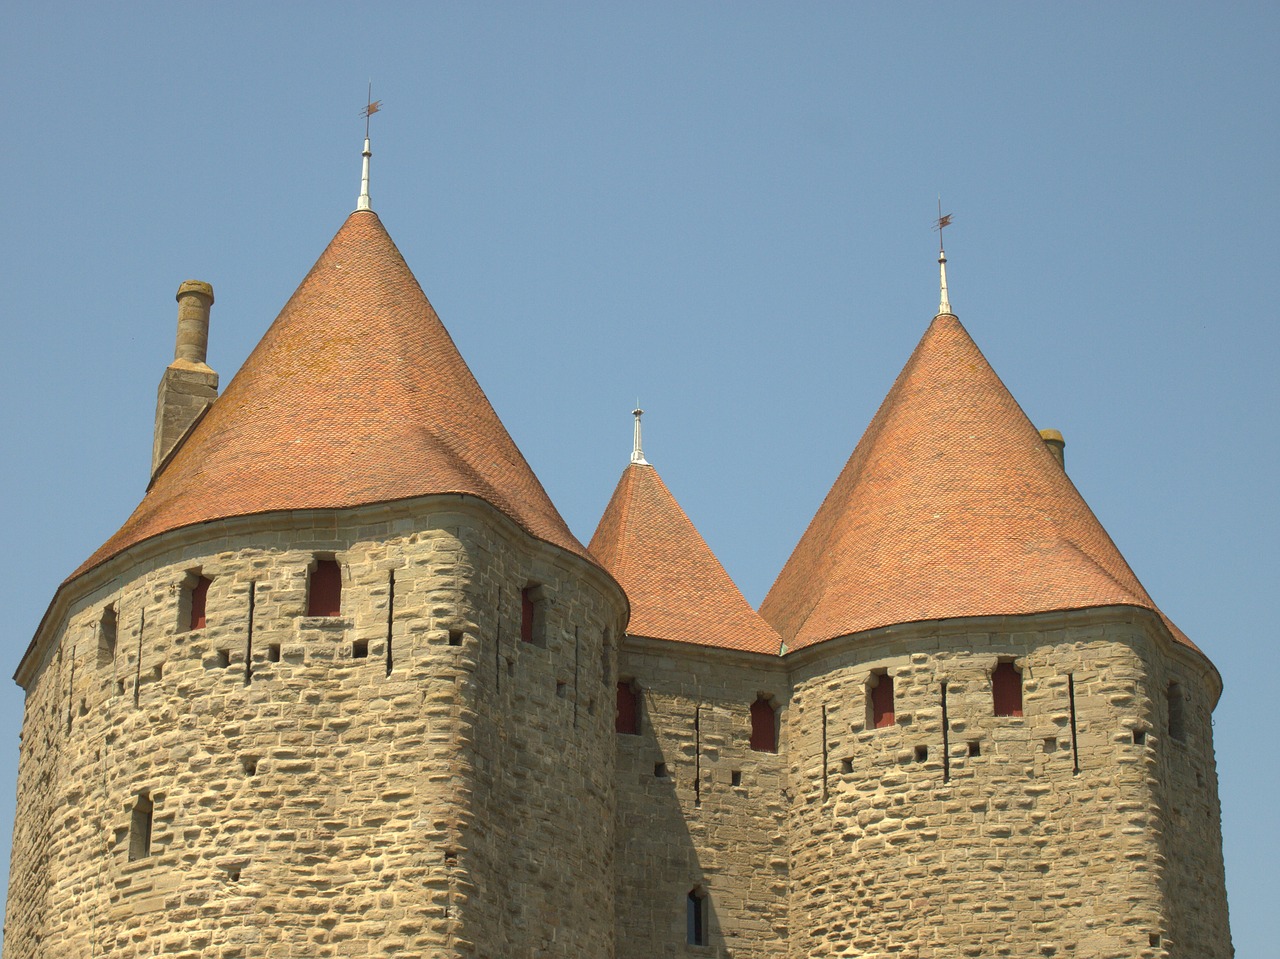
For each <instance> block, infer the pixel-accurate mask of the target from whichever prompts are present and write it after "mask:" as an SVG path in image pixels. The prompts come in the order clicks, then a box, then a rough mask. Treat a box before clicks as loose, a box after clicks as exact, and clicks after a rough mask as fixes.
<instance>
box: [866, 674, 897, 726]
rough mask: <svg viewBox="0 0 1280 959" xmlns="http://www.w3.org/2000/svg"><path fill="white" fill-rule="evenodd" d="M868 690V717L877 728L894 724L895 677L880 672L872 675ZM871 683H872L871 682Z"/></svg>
mask: <svg viewBox="0 0 1280 959" xmlns="http://www.w3.org/2000/svg"><path fill="white" fill-rule="evenodd" d="M871 683H873V684H874V685H871V686H870V689H869V690H868V694H867V698H868V700H869V702H868V706H869V709H868V712H869V714H870V715H869V716H868V719H869V720H870V725H871V726H872V727H874V728H875V729H886V728H888V727H889V726H892V725H893V724H894V721H895V719H894V714H893V677H892V676H890V675H889V674H888V673H878V674H876V675H874V676H872V677H871ZM869 685H870V684H869Z"/></svg>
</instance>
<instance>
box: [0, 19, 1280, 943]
mask: <svg viewBox="0 0 1280 959" xmlns="http://www.w3.org/2000/svg"><path fill="white" fill-rule="evenodd" d="M5 20H6V28H5V30H4V31H3V34H2V35H0V77H3V82H4V90H5V92H6V96H5V97H4V99H3V103H2V104H0V119H2V120H3V125H4V128H5V130H6V134H5V136H4V150H3V156H2V159H0V162H2V163H3V174H4V176H3V179H2V180H0V182H3V183H4V184H6V187H7V191H6V197H5V203H4V206H5V212H6V216H5V218H4V222H3V224H0V254H2V255H3V258H4V262H5V264H6V270H5V273H6V277H7V280H6V282H5V283H4V284H2V285H0V356H3V358H4V364H5V366H4V373H5V375H4V376H3V377H2V378H0V422H2V423H3V438H4V448H5V450H6V451H7V455H6V457H5V460H4V468H3V471H2V472H0V484H2V486H0V490H2V492H3V502H4V504H5V516H6V522H5V529H6V531H7V533H8V547H9V548H8V549H7V550H5V551H4V556H5V557H6V558H5V559H4V560H3V561H2V562H3V570H4V575H3V577H2V578H0V600H2V601H3V604H4V609H5V610H6V611H7V616H6V620H7V622H8V625H9V629H8V633H9V636H8V639H7V646H6V648H7V650H8V653H7V660H8V662H9V664H10V666H11V667H13V666H16V664H17V661H18V658H19V656H20V655H21V652H22V650H23V649H24V648H25V646H26V644H27V642H28V641H29V640H30V638H31V635H32V633H33V631H34V628H35V626H36V623H37V622H38V621H39V618H40V616H41V614H42V613H43V611H44V609H45V606H46V604H47V603H48V601H49V599H50V597H51V596H52V594H53V590H54V588H55V586H56V584H57V583H58V582H59V581H60V580H61V579H62V578H63V577H64V576H65V575H66V574H67V573H68V572H70V571H71V570H72V569H73V568H75V567H76V566H77V565H78V564H79V563H80V562H81V561H82V560H83V559H84V558H85V557H86V556H88V555H89V553H91V552H92V551H93V549H94V548H96V547H97V546H98V545H99V544H100V543H101V542H102V541H103V540H105V539H106V538H107V537H108V536H109V535H110V534H111V533H112V532H113V531H114V530H115V529H116V527H117V526H118V525H119V524H120V523H121V522H122V521H123V520H124V518H125V517H126V516H127V514H128V513H129V512H130V511H131V509H132V508H133V506H134V505H135V504H136V503H137V501H138V499H139V498H140V496H141V494H142V492H143V489H144V486H145V483H146V479H147V471H148V466H149V457H150V448H151V427H152V419H153V415H154V404H155V387H156V383H157V382H158V380H159V377H160V373H161V370H162V369H163V368H164V366H165V364H166V363H167V362H168V361H169V359H170V358H171V357H172V348H173V329H174V318H175V315H176V314H175V304H174V302H173V294H174V292H175V291H176V289H177V287H178V284H179V283H180V282H181V281H182V280H184V279H188V278H198V279H202V280H207V281H209V282H211V283H213V285H214V287H215V290H216V297H217V302H216V305H215V307H214V313H213V329H212V334H211V342H210V363H211V365H212V366H213V367H214V368H215V369H216V370H218V371H219V373H221V374H222V377H223V382H224V383H225V382H227V381H228V380H229V379H230V377H231V375H232V374H233V373H234V371H235V370H236V368H237V367H238V366H239V364H240V362H241V361H242V360H243V359H244V357H245V355H246V354H247V353H248V351H249V350H250V349H251V348H252V346H253V344H254V343H255V342H256V341H257V339H258V337H259V336H260V335H261V334H262V332H263V331H264V330H265V329H266V327H267V325H268V324H269V323H270V321H271V319H272V318H273V317H274V316H275V314H276V313H277V312H278V311H279V309H280V307H281V306H282V305H283V304H284V302H285V300H286V299H287V298H288V296H289V294H290V293H291V292H292V290H293V288H294V287H295V286H296V285H297V283H298V282H299V281H300V280H301V278H302V277H303V275H304V274H305V273H306V271H307V269H308V268H309V267H310V265H311V263H312V262H313V261H314V260H315V258H316V257H317V256H318V255H319V253H320V251H321V250H322V249H323V248H324V246H325V244H326V243H327V242H328V240H329V238H330V237H331V236H332V235H333V233H334V232H335V231H336V230H337V228H338V227H339V225H340V224H341V222H342V220H343V218H344V217H345V215H346V214H347V213H348V212H349V211H350V210H351V209H352V208H353V206H354V201H355V196H356V192H357V189H358V181H359V148H360V137H361V135H362V132H363V130H362V124H361V121H360V120H359V118H358V116H357V114H358V113H359V110H360V108H361V106H362V105H363V102H364V92H365V84H366V83H367V82H368V80H369V79H370V78H371V77H372V79H373V83H374V96H375V98H381V99H383V100H384V101H385V110H384V112H383V113H381V114H379V115H378V116H376V117H375V118H374V131H373V135H374V160H373V164H374V179H373V190H372V193H373V201H374V207H375V209H376V210H378V212H379V213H380V215H381V216H382V219H383V222H384V223H385V224H386V225H387V227H388V229H389V230H390V232H391V234H392V236H393V237H394V238H395V240H396V242H397V243H398V244H399V246H400V248H401V250H402V251H403V253H404V254H405V257H406V259H407V260H408V262H409V264H410V266H411V267H412V268H413V269H414V271H415V273H416V274H417V276H418V279H419V280H420V281H421V283H422V285H423V287H424V288H425V290H426V291H427V294H428V296H429V297H430V298H431V300H432V302H433V303H434V305H435V306H436V308H437V310H438V311H439V313H440V315H441V317H442V318H443V319H444V322H445V324H446V325H447V326H448V327H449V329H450V331H451V333H452V334H453V336H454V338H455V340H456V341H457V343H458V346H459V348H460V349H461V351H462V353H463V355H464V357H466V359H467V360H468V362H469V363H470V364H471V367H472V369H473V370H474V371H475V373H476V376H477V378H478V379H479V380H480V382H481V384H482V385H483V386H484V388H485V390H486V391H487V392H488V394H489V397H490V399H491V400H492V401H493V404H494V406H495V407H496V409H497V410H498V413H499V414H500V415H501V416H502V418H503V420H504V422H505V423H506V425H507V427H508V429H509V430H510V432H511V433H512V435H513V436H514V437H515V439H516V442H517V443H518V444H519V445H520V447H521V449H522V450H523V451H524V453H525V455H526V457H527V458H528V459H529V461H530V463H531V464H532V465H533V467H534V469H535V470H536V471H537V473H538V474H539V476H540V478H541V479H542V481H543V483H544V485H545V486H546V487H547V489H548V492H549V493H550V494H551V496H552V499H553V500H554V501H555V502H556V504H557V505H558V506H559V508H560V510H561V512H562V513H563V514H564V515H565V518H566V519H567V520H568V522H569V524H570V526H571V527H572V528H573V530H574V531H575V532H576V533H577V534H578V536H579V537H580V538H581V539H584V540H585V539H587V538H588V537H589V536H590V534H591V531H592V529H593V528H594V526H595V523H596V520H597V519H598V518H599V516H600V513H601V512H602V510H603V508H604V505H605V503H606V501H607V499H608V497H609V494H610V492H611V491H612V488H613V485H614V483H615V482H616V481H617V479H618V476H619V474H620V473H621V471H622V469H623V467H624V465H625V464H626V462H627V455H628V452H629V449H630V439H631V423H630V416H629V411H630V410H631V408H632V406H633V404H634V403H635V401H636V399H637V397H639V399H640V402H641V404H642V405H643V406H644V407H645V408H646V409H647V410H648V411H649V412H648V414H647V416H646V418H645V437H646V443H645V451H646V454H647V455H648V458H649V460H650V461H651V462H652V463H654V464H655V465H656V466H657V467H658V469H659V470H660V471H661V473H662V475H663V477H664V479H665V480H666V482H667V485H668V486H669V487H670V488H671V490H672V492H673V493H674V494H675V495H676V497H677V498H678V499H679V500H680V501H681V503H682V505H683V506H684V508H685V510H686V512H688V513H689V515H690V517H691V518H692V519H693V521H694V522H695V523H696V524H697V525H698V527H699V528H700V530H701V531H702V532H703V534H704V536H705V537H706V539H707V540H708V542H709V543H710V545H711V547H712V548H713V549H714V550H715V551H716V553H717V554H718V555H719V556H720V558H721V560H722V561H723V562H724V564H725V566H726V568H727V569H728V570H729V572H730V574H731V575H732V576H733V577H734V578H735V579H736V580H737V582H738V583H739V585H740V586H741V587H742V589H743V591H744V592H745V593H746V595H747V598H748V599H749V600H750V601H751V602H752V603H753V604H758V603H759V601H760V600H761V599H762V598H763V596H764V594H765V592H766V591H767V589H768V587H769V585H770V583H771V582H772V580H773V578H774V576H775V575H776V574H777V572H778V570H779V569H780V568H781V566H782V564H783V562H784V561H785V560H786V558H787V556H788V554H789V552H790V550H791V548H792V547H793V546H794V545H795V542H796V540H797V539H798V537H799V535H800V533H801V532H802V530H803V528H804V526H805V524H806V523H807V522H808V519H809V518H810V517H811V516H812V514H813V512H814V510H815V509H816V508H817V505H818V503H819V502H820V501H821V499H822V497H823V495H824V494H825V492H826V490H827V489H828V487H829V486H830V484H831V482H832V481H833V480H834V478H835V476H836V474H837V472H838V471H839V469H840V467H841V465H842V464H843V462H844V460H845V459H846V458H847V456H848V455H849V452H850V451H851V450H852V449H853V446H854V444H855V443H856V442H857V440H858V437H859V436H860V435H861V432H862V430H863V428H864V427H865V426H866V424H867V422H868V421H869V420H870V418H871V416H872V414H873V413H874V412H875V409H876V406H877V405H878V403H879V402H880V400H881V398H882V397H883V395H884V393H885V392H886V390H887V389H888V387H889V385H890V383H891V382H892V380H893V378H894V376H895V375H896V374H897V372H898V370H899V369H900V368H901V366H902V364H903V363H904V362H905V360H906V358H907V356H908V355H909V353H910V351H911V349H912V348H913V346H914V345H915V342H916V341H917V340H918V339H919V337H920V336H921V334H922V333H923V331H924V329H925V327H926V325H927V324H928V321H929V319H930V318H931V316H932V314H933V312H934V311H935V309H936V304H937V285H936V271H937V267H936V264H935V262H934V257H935V256H936V247H935V245H934V244H935V242H936V237H935V235H934V234H933V233H931V232H930V229H929V227H930V223H931V221H932V219H933V218H934V217H935V216H936V209H935V207H936V202H937V196H938V194H939V193H941V194H942V197H943V205H944V207H945V209H946V210H948V211H949V212H951V213H953V214H954V216H955V225H954V227H953V228H951V229H950V230H949V231H948V238H947V239H948V244H947V245H948V256H949V259H950V264H949V272H950V280H951V301H952V305H953V307H954V309H955V312H956V313H957V314H958V315H959V316H960V318H961V320H962V321H963V322H964V323H965V325H966V327H967V328H968V330H969V332H970V333H971V334H972V335H973V337H974V338H975V340H976V341H977V342H978V344H979V345H980V346H981V347H982V349H983V350H984V352H985V353H986V355H987V356H988V358H989V359H990V360H991V362H992V364H993V365H994V367H995V369H996V371H997V372H998V373H999V374H1000V375H1001V376H1002V377H1003V379H1004V380H1005V383H1006V384H1007V385H1008V386H1009V388H1010V389H1011V390H1012V392H1013V393H1014V395H1015V396H1016V397H1017V398H1018V399H1019V401H1020V402H1021V403H1022V405H1023V408H1024V409H1025V410H1026V411H1027V413H1028V415H1029V416H1030V417H1031V419H1032V420H1033V421H1034V422H1035V423H1036V424H1037V425H1040V426H1046V427H1055V428H1057V429H1060V430H1061V431H1062V432H1063V433H1064V434H1065V436H1066V440H1067V448H1066V453H1067V464H1068V468H1069V470H1070V473H1071V475H1072V478H1073V479H1074V481H1075V482H1076V484H1077V486H1079V488H1080V490H1081V492H1082V493H1083V494H1084V496H1085V498H1086V500H1088V502H1089V503H1090V505H1091V506H1092V507H1093V509H1094V511H1095V512H1096V513H1097V514H1098V516H1099V517H1100V519H1101V520H1102V522H1103V524H1104V525H1105V526H1106V527H1107V529H1108V531H1109V532H1110V533H1111V535H1112V537H1113V538H1114V539H1115V541H1116V542H1117V544H1118V545H1119V547H1120V549H1121V551H1122V552H1123V553H1124V554H1125V556H1126V557H1127V558H1128V560H1129V562H1130V564H1131V565H1132V566H1133V568H1134V569H1135V571H1136V572H1137V574H1138V576H1139V577H1140V578H1141V579H1142V581H1143V583H1144V584H1145V585H1146V586H1147V588H1148V590H1149V591H1150V592H1151V594H1152V595H1153V596H1154V597H1155V598H1156V600H1157V602H1159V603H1160V604H1161V605H1162V607H1163V608H1164V609H1165V611H1166V612H1167V613H1168V614H1169V615H1170V616H1171V617H1172V618H1173V619H1174V621H1175V622H1177V623H1178V624H1179V625H1180V626H1181V627H1182V628H1183V629H1184V630H1185V631H1186V632H1187V633H1188V634H1189V635H1190V636H1191V637H1192V638H1193V639H1194V640H1195V641H1196V642H1197V643H1198V644H1199V645H1200V646H1201V647H1202V648H1203V649H1204V650H1205V651H1206V652H1207V653H1208V655H1209V656H1210V657H1211V658H1212V659H1213V661H1214V662H1215V663H1216V664H1217V666H1218V668H1219V670H1220V671H1221V673H1222V675H1223V678H1224V681H1225V684H1226V692H1225V694H1224V696H1223V699H1222V702H1221V704H1220V706H1219V707H1218V710H1217V713H1216V717H1215V719H1216V728H1215V737H1216V743H1217V750H1218V760H1219V775H1220V778H1221V796H1222V802H1223V821H1224V832H1225V848H1226V860H1227V880H1228V887H1229V896H1230V904H1231V916H1232V927H1233V934H1234V937H1235V943H1236V947H1237V950H1238V955H1239V956H1241V957H1245V959H1252V957H1264V956H1269V955H1272V954H1273V950H1274V943H1275V941H1276V939H1277V937H1278V936H1280V925H1278V920H1277V911H1276V910H1275V908H1274V893H1273V892H1270V891H1269V890H1270V889H1271V888H1272V883H1273V875H1272V873H1273V867H1274V863H1275V862H1276V861H1280V838H1278V837H1280V829H1278V828H1277V822H1276V819H1277V816H1276V812H1275V810H1276V802H1275V796H1276V794H1277V791H1280V771H1278V765H1280V764H1277V761H1276V758H1275V753H1274V750H1273V749H1272V748H1271V746H1272V744H1274V743H1275V742H1276V741H1277V737H1278V736H1280V729H1277V723H1276V718H1275V717H1276V712H1275V710H1274V709H1273V708H1271V707H1269V706H1267V705H1266V704H1267V703H1269V702H1273V701H1274V699H1275V694H1274V689H1273V687H1274V678H1275V676H1276V675H1277V673H1278V672H1280V669H1278V668H1277V667H1280V662H1278V660H1280V656H1278V655H1277V652H1276V644H1275V642H1274V639H1273V636H1274V633H1275V624H1276V618H1275V615H1274V612H1273V608H1272V607H1273V598H1274V595H1275V594H1273V593H1271V592H1270V590H1272V589H1275V588H1276V583H1275V580H1276V570H1277V548H1278V547H1277V543H1280V528H1278V527H1280V523H1278V522H1277V510H1276V507H1275V505H1274V504H1275V494H1274V489H1275V486H1276V478H1277V466H1278V465H1280V463H1278V459H1280V456H1278V453H1277V450H1278V449H1280V444H1277V442H1276V440H1275V430H1276V420H1277V417H1276V405H1277V404H1276V386H1275V382H1276V372H1275V371H1276V368H1277V361H1278V360H1280V356H1278V355H1277V354H1278V352H1280V351H1277V343H1276V336H1275V332H1274V324H1275V319H1274V317H1275V303H1274V300H1275V296H1276V290H1277V288H1280V270H1278V269H1277V267H1276V265H1275V264H1276V249H1275V248H1276V244H1277V224H1280V202H1278V200H1280V188H1278V187H1277V177H1276V161H1275V157H1276V156H1277V155H1278V154H1280V150H1278V149H1277V147H1278V146H1280V143H1277V140H1278V139H1280V134H1278V131H1280V124H1278V123H1277V103H1280V89H1278V87H1280V83H1278V80H1280V67H1278V66H1277V57H1276V56H1275V50H1274V39H1275V37H1276V36H1277V27H1280V13H1278V12H1277V8H1276V7H1275V6H1274V5H1264V4H1254V3H1244V2H1237V3H1233V4H1231V5H1229V6H1228V5H1207V4H1206V5H1184V4H1178V3H1173V4H1169V3H1163V4H1158V5H1157V4H1145V3H1131V4H1071V5H1065V4H1061V5H1054V6H1049V5H1032V4H1013V3H1008V4H1005V3H991V4H985V5H977V4H966V5H959V4H947V5H937V4H931V5H924V4H894V5H887V4H885V5H871V4H867V5H859V4H831V3H812V4H794V3H793V4H781V3H749V2H747V3H734V4H728V3H693V4H690V3H649V4H644V5H624V4H578V3H555V4H551V3H539V4H523V3H522V4H456V3H452V4H428V3H423V4H361V5H357V4H333V3H310V4H301V3H298V4H285V3H275V4H254V5H249V4H238V3H224V4H216V5H215V4H198V5H197V4H189V3H165V4H154V5H150V4H141V3H134V4H111V5H107V4H102V5H90V4H77V5H65V4H58V3H46V4H41V5H35V4H22V5H18V4H11V5H10V6H9V7H8V8H7V9H6V17H5ZM21 709H22V699H21V691H20V690H19V689H18V688H17V687H16V686H13V687H10V688H9V689H8V690H2V689H0V779H3V781H4V783H6V784H7V785H0V814H3V817H4V821H5V825H3V826H0V831H2V832H3V834H4V835H6V836H7V834H8V829H9V827H8V825H7V823H8V821H10V820H11V817H12V805H13V794H14V785H13V782H14V777H15V768H16V754H17V734H18V729H19V725H20V720H21ZM6 846H7V844H6ZM0 867H3V864H2V863H0Z"/></svg>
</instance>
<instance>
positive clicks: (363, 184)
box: [356, 80, 382, 210]
mask: <svg viewBox="0 0 1280 959" xmlns="http://www.w3.org/2000/svg"><path fill="white" fill-rule="evenodd" d="M381 109H382V101H381V100H375V99H373V81H372V80H370V81H369V98H368V105H367V106H366V107H365V108H364V110H363V111H361V113H360V115H361V116H362V117H364V153H363V154H361V155H362V156H363V157H364V163H363V165H362V167H361V170H360V197H359V199H357V200H356V209H357V210H372V209H373V207H372V206H371V205H370V202H369V157H371V156H373V152H372V151H371V150H370V149H369V117H371V116H373V115H374V114H375V113H377V112H378V111H379V110H381Z"/></svg>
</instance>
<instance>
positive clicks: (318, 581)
mask: <svg viewBox="0 0 1280 959" xmlns="http://www.w3.org/2000/svg"><path fill="white" fill-rule="evenodd" d="M341 612H342V568H341V567H340V566H339V565H338V561H337V560H333V559H318V560H316V566H315V569H313V570H312V571H311V584H310V589H309V590H308V591H307V615H308V616H337V615H338V614H339V613H341Z"/></svg>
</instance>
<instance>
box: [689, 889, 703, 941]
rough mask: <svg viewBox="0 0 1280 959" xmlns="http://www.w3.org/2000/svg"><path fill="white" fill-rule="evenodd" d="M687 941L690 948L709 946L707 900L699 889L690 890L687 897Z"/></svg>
mask: <svg viewBox="0 0 1280 959" xmlns="http://www.w3.org/2000/svg"><path fill="white" fill-rule="evenodd" d="M685 941H686V942H687V943H688V945H690V946H705V945H706V944H707V900H706V897H705V896H704V895H703V893H702V891H701V890H699V889H690V890H689V895H688V897H687V923H686V929H685Z"/></svg>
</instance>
